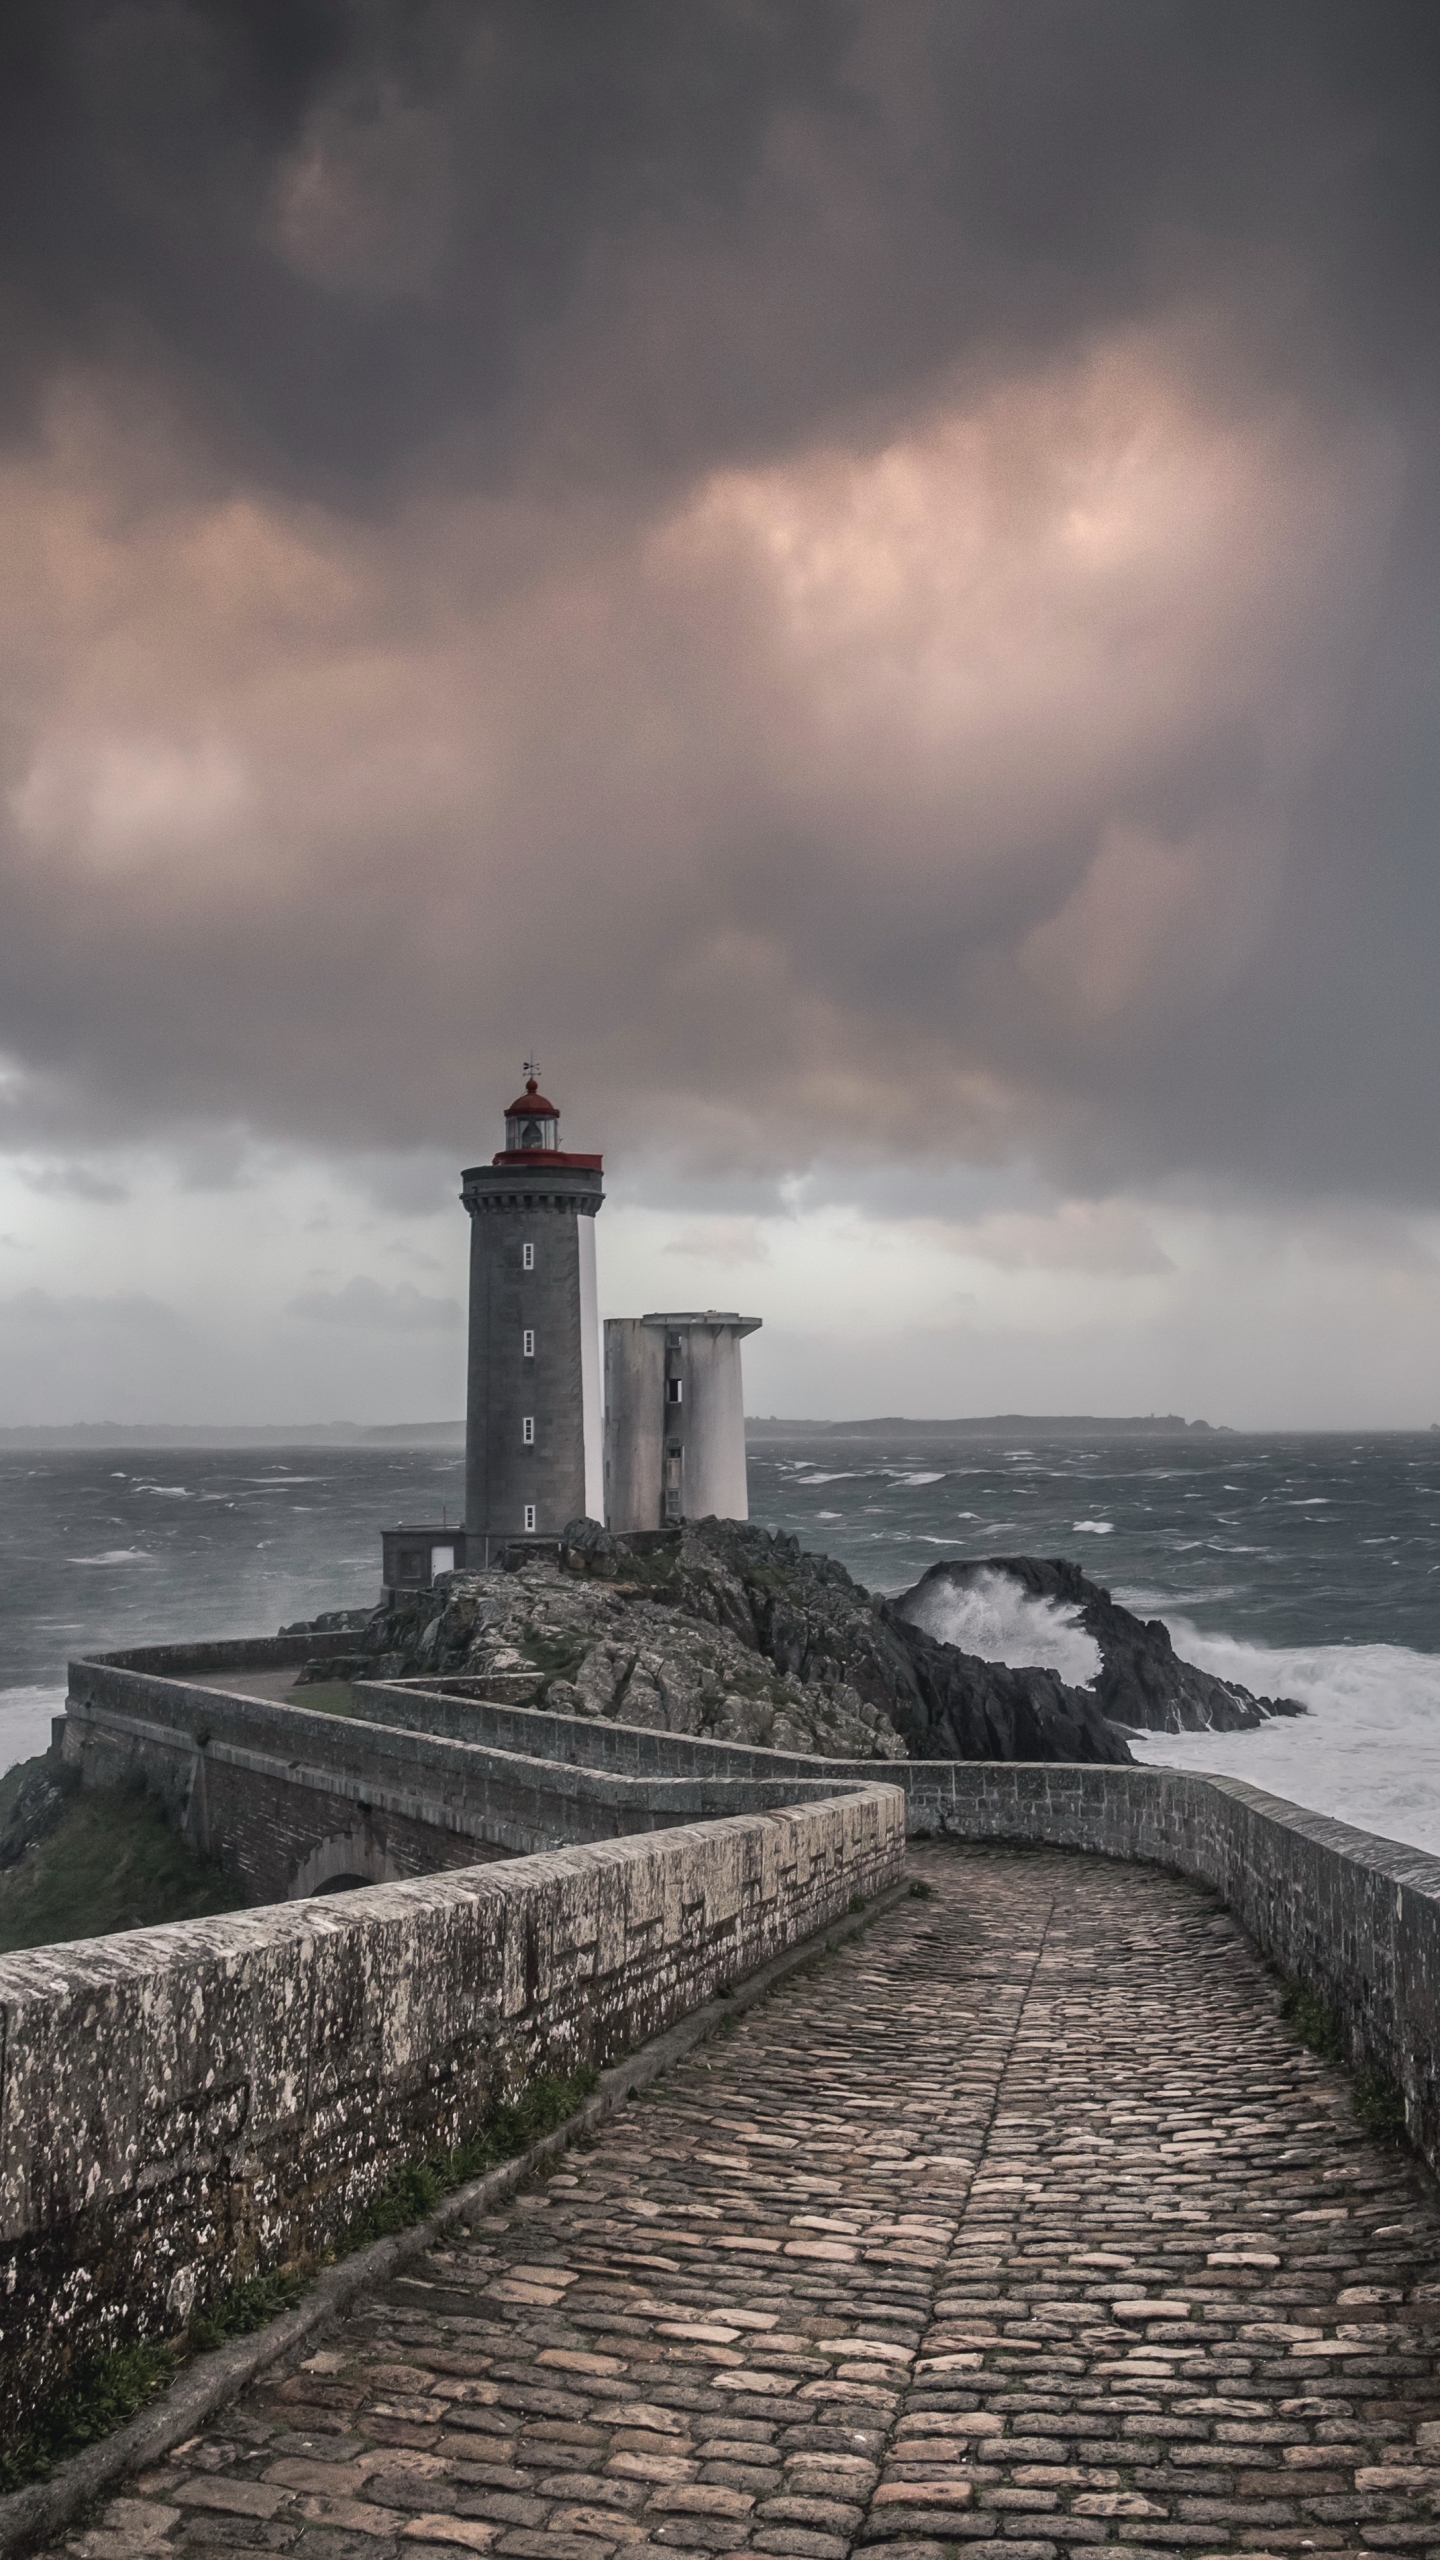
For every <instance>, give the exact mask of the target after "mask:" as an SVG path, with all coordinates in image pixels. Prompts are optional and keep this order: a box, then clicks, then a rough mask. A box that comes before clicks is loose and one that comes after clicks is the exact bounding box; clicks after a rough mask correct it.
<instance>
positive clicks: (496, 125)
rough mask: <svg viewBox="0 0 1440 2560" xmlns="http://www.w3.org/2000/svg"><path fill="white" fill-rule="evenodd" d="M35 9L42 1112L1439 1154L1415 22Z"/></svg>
mask: <svg viewBox="0 0 1440 2560" xmlns="http://www.w3.org/2000/svg"><path fill="white" fill-rule="evenodd" d="M3 41H4V44H5V46H6V48H7V49H8V54H7V58H6V59H4V60H3V61H0V98H3V100H4V102H5V103H4V115H5V118H6V119H7V121H8V127H9V129H8V131H4V132H0V173H3V200H0V238H3V241H4V249H3V253H0V254H3V274H0V293H3V303H0V309H3V313H4V325H5V328H6V331H7V335H8V341H9V350H10V355H9V362H8V364H7V367H6V381H7V385H8V388H7V390H6V394H5V407H4V413H3V430H4V444H3V451H0V544H3V550H4V558H5V563H6V571H5V576H4V580H3V584H0V666H3V672H4V699H5V712H4V719H3V723H0V790H3V802H0V806H3V829H0V917H3V933H0V1047H3V1049H4V1051H5V1053H6V1056H7V1057H8V1060H9V1072H8V1075H7V1078H6V1080H5V1081H4V1082H3V1083H0V1112H3V1113H4V1115H5V1120H4V1123H3V1124H0V1125H4V1126H6V1127H8V1130H9V1133H10V1136H11V1138H12V1139H13V1141H14V1143H16V1144H20V1143H25V1142H32V1143H35V1142H39V1143H43V1144H45V1145H47V1146H53V1147H55V1148H62V1149H69V1148H91V1147H95V1146H103V1145H104V1144H105V1142H106V1141H107V1140H121V1139H127V1140H128V1139H131V1138H135V1137H141V1136H146V1135H153V1134H156V1133H159V1134H161V1135H162V1136H163V1135H164V1133H165V1132H166V1131H167V1130H175V1131H177V1132H180V1131H183V1132H184V1133H185V1143H186V1145H187V1147H193V1144H194V1132H195V1130H196V1128H197V1127H202V1128H203V1127H204V1126H205V1125H206V1124H207V1123H210V1122H213V1123H214V1124H215V1126H216V1127H217V1128H223V1129H225V1130H233V1128H234V1127H235V1125H236V1124H237V1123H239V1124H242V1125H244V1126H246V1127H248V1128H251V1129H253V1130H254V1131H255V1132H257V1133H258V1134H259V1135H260V1136H262V1137H265V1138H278V1139H280V1140H295V1141H299V1142H304V1143H306V1144H317V1143H318V1144H320V1145H322V1146H328V1147H332V1148H337V1149H343V1150H347V1151H351V1152H355V1153H363V1152H364V1151H366V1150H371V1151H376V1152H377V1153H378V1154H379V1155H382V1156H383V1155H384V1153H385V1152H386V1151H388V1150H396V1149H415V1148H421V1147H426V1148H431V1149H440V1150H448V1151H449V1152H451V1153H452V1154H453V1153H455V1152H457V1151H458V1152H461V1153H465V1152H467V1151H473V1150H474V1149H476V1148H477V1147H480V1146H485V1145H488V1143H489V1135H490V1124H491V1121H492V1119H493V1109H494V1106H495V1104H496V1103H497V1102H498V1101H499V1100H502V1099H503V1098H504V1097H503V1095H502V1093H501V1091H500V1088H502V1087H504V1086H506V1084H507V1080H508V1079H510V1078H512V1077H513V1074H514V1069H515V1065H516V1063H517V1061H518V1058H519V1056H520V1055H521V1053H522V1051H523V1050H524V1049H525V1047H526V1046H527V1045H528V1044H529V1043H531V1042H538V1043H539V1044H540V1047H541V1053H542V1056H543V1058H544V1060H545V1062H546V1071H547V1077H548V1076H549V1075H550V1074H551V1073H552V1072H553V1073H554V1075H555V1078H556V1081H557V1083H558V1084H560V1086H561V1087H562V1094H561V1098H562V1099H563V1100H565V1101H567V1102H568V1103H569V1104H570V1105H571V1106H572V1120H571V1124H570V1126H571V1135H572V1136H573V1137H574V1139H575V1140H577V1141H582V1140H583V1139H584V1138H585V1137H587V1136H591V1137H599V1136H600V1135H601V1134H602V1133H603V1135H604V1136H605V1138H606V1140H607V1142H608V1143H610V1144H611V1145H612V1147H613V1146H617V1145H622V1146H627V1147H629V1148H631V1149H632V1150H634V1151H635V1152H637V1153H649V1154H652V1155H656V1156H668V1157H669V1158H670V1159H671V1160H672V1161H673V1162H674V1163H675V1164H676V1165H677V1166H678V1167H680V1168H682V1169H684V1170H686V1171H687V1172H689V1173H691V1174H694V1173H696V1172H699V1173H702V1174H703V1173H705V1172H707V1171H714V1172H716V1173H719V1172H724V1173H725V1174H727V1175H730V1176H736V1175H740V1176H748V1175H759V1176H764V1177H773V1176H775V1175H776V1174H779V1173H782V1172H784V1171H787V1170H791V1169H794V1168H796V1167H800V1166H804V1165H805V1164H807V1163H809V1162H811V1161H812V1160H814V1159H815V1158H817V1157H823V1158H827V1159H829V1160H832V1161H833V1160H834V1159H835V1158H836V1157H837V1156H840V1157H846V1156H849V1157H851V1158H853V1159H856V1160H862V1159H869V1160H872V1161H874V1160H877V1159H879V1158H882V1157H884V1156H885V1155H886V1154H890V1153H893V1154H894V1155H896V1156H898V1157H900V1158H902V1159H905V1160H909V1161H912V1162H915V1163H917V1164H921V1165H923V1164H926V1163H930V1162H936V1161H938V1160H941V1159H944V1158H947V1157H948V1158H952V1159H967V1158H968V1159H972V1160H990V1161H1003V1160H1005V1159H1007V1158H1011V1157H1020V1158H1025V1159H1027V1160H1029V1161H1032V1162H1034V1163H1036V1164H1038V1165H1039V1166H1041V1167H1042V1168H1044V1169H1045V1170H1046V1171H1047V1172H1049V1173H1051V1174H1053V1175H1054V1176H1055V1177H1056V1178H1058V1179H1061V1180H1063V1181H1065V1182H1067V1183H1069V1184H1070V1185H1072V1186H1074V1187H1076V1188H1079V1189H1086V1188H1089V1189H1092V1190H1095V1191H1096V1192H1107V1191H1109V1190H1112V1189H1113V1188H1115V1187H1116V1186H1117V1185H1120V1184H1131V1185H1144V1184H1146V1183H1155V1182H1161V1181H1166V1180H1169V1181H1172V1182H1173V1181H1177V1180H1179V1181H1184V1182H1188V1183H1191V1184H1195V1183H1199V1184H1204V1183H1207V1182H1218V1183H1220V1184H1223V1185H1227V1186H1238V1187H1239V1188H1240V1189H1241V1190H1242V1191H1243V1190H1246V1189H1251V1190H1253V1189H1256V1188H1259V1189H1265V1190H1269V1191H1272V1192H1275V1191H1279V1192H1295V1193H1305V1192H1313V1191H1329V1190H1344V1191H1349V1192H1352V1193H1364V1192H1370V1193H1373V1194H1377V1195H1381V1196H1384V1197H1386V1198H1389V1199H1393V1200H1395V1201H1398V1202H1403V1203H1411V1202H1413V1203H1421V1204H1429V1203H1433V1202H1435V1201H1436V1200H1437V1198H1440V1150H1437V1137H1436V1131H1437V1127H1440V1113H1437V1107H1436V1106H1437V1098H1440V1097H1437V1093H1436V1081H1437V1077H1436V1052H1435V1041H1434V1033H1433V1015H1434V1000H1433V992H1432V990H1433V983H1434V976H1435V964H1436V956H1437V955H1436V943H1437V924H1440V918H1437V897H1440V878H1437V868H1440V867H1437V863H1436V859H1435V832H1436V809H1437V801H1440V791H1437V785H1440V772H1437V740H1440V723H1437V720H1436V710H1437V704H1436V701H1435V693H1436V667H1437V663H1440V658H1437V638H1440V631H1437V606H1436V594H1437V571H1440V545H1437V529H1440V528H1437V507H1436V498H1437V482H1436V453H1437V435H1436V428H1437V423H1440V422H1437V414H1436V410H1437V400H1436V392H1437V385H1436V356H1435V344H1436V341H1435V332H1434V310H1435V301H1436V285H1437V280H1440V279H1437V264H1440V254H1437V253H1440V227H1437V189H1440V131H1437V125H1440V109H1437V100H1440V86H1437V77H1436V74H1437V69H1440V65H1437V59H1436V56H1437V50H1440V37H1437V28H1436V21H1435V16H1434V12H1433V10H1429V9H1426V8H1423V7H1418V6H1417V7H1411V6H1405V5H1390V4H1389V0H1380V5H1367V6H1365V7H1363V8H1362V7H1360V6H1357V5H1351V6H1336V5H1325V0H1303V5H1302V0H1271V5H1269V6H1267V7H1266V8H1264V9H1261V10H1257V9H1255V8H1254V7H1253V5H1251V0H1243V5H1242V0H1212V5H1209V6H1206V7H1203V8H1202V7H1198V6H1195V5H1193V0H1187V5H1173V4H1167V0H1149V4H1148V5H1147V6H1146V7H1144V8H1143V9H1137V8H1136V7H1135V6H1133V5H1132V0H1124V5H1119V0H1113V4H1112V0H1087V5H1085V6H1083V7H1074V6H1071V5H1061V0H983V4H982V0H970V4H968V5H967V0H873V4H872V5H869V6H864V5H859V6H840V5H833V4H832V0H814V5H811V6H808V7H806V8H804V9H799V10H797V9H795V8H793V7H791V6H788V5H779V0H776V5H766V4H765V0H689V5H687V6H686V7H685V8H683V9H678V10H677V9H675V8H673V7H670V6H663V5H660V0H653V5H639V0H616V5H614V6H611V7H607V8H596V7H595V6H593V5H592V0H570V5H560V4H559V0H554V4H553V5H547V0H511V5H500V4H499V0H492V5H485V0H480V4H479V5H466V6H464V7H452V6H443V7H442V6H428V5H424V0H406V5H405V6H403V7H402V6H400V5H398V0H397V4H396V5H384V0H373V5H369V6H363V7H362V6H359V5H354V6H344V5H338V4H337V0H328V4H327V5H324V6H320V5H313V0H286V4H285V5H283V6H282V5H256V0H246V5H244V6H239V5H231V6H221V5H209V6H204V7H201V6H194V5H192V6H186V5H184V0H163V5H162V0H130V5H127V6H120V5H113V4H112V5H101V4H100V0H96V4H95V5H90V6H84V5H72V6H68V7H67V6H62V7H58V8H55V7H51V6H42V5H34V6H32V7H30V8H29V9H27V8H25V7H24V6H17V7H15V8H12V10H11V11H9V12H8V13H7V19H6V33H5V37H4V40H3ZM96 1196H98V1195H96ZM1006 1249H1007V1251H1012V1252H1013V1253H1014V1255H1015V1256H1016V1257H1018V1258H1019V1259H1020V1260H1022V1261H1023V1259H1024V1257H1025V1255H1026V1254H1027V1253H1028V1252H1029V1251H1030V1250H1031V1246H1030V1244H1029V1243H1028V1242H1027V1240H1026V1237H1025V1235H1024V1234H1022V1233H1021V1232H1020V1231H1019V1230H1018V1229H1017V1230H1016V1233H1015V1234H1014V1235H1013V1236H1011V1237H1009V1241H1008V1243H1007V1246H1006ZM308 1312H309V1313H311V1314H312V1315H314V1316H319V1315H320V1313H321V1310H320V1308H319V1306H318V1304H317V1305H315V1306H312V1307H310V1308H309V1310H308ZM394 1320H395V1321H399V1322H411V1323H413V1322H417V1321H419V1318H418V1317H417V1316H416V1315H415V1314H414V1311H413V1310H412V1311H410V1313H409V1314H408V1315H405V1316H397V1317H396V1318H395V1319H394Z"/></svg>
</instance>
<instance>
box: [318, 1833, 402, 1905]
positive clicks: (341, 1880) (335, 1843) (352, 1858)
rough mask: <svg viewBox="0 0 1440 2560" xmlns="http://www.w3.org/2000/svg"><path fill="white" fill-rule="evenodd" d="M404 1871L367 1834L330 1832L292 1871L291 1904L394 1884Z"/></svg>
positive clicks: (377, 1842)
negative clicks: (374, 1886) (328, 1836)
mask: <svg viewBox="0 0 1440 2560" xmlns="http://www.w3.org/2000/svg"><path fill="white" fill-rule="evenodd" d="M402 1872H403V1870H402V1869H401V1868H400V1866H399V1865H398V1864H397V1862H396V1860H395V1859H394V1858H392V1857H391V1856H389V1854H388V1852H387V1851H386V1850H385V1849H383V1848H382V1847H381V1845H380V1842H379V1841H378V1840H376V1839H375V1838H374V1837H373V1836H372V1835H371V1833H370V1832H368V1831H337V1832H332V1834H331V1836H330V1838H329V1839H328V1840H322V1841H321V1842H320V1843H319V1845H318V1846H317V1847H316V1848H314V1849H312V1850H311V1852H310V1855H309V1857H308V1858H306V1859H305V1860H304V1862H303V1863H302V1864H301V1865H300V1866H298V1867H297V1868H296V1870H295V1874H294V1877H293V1879H292V1882H291V1885H290V1900H291V1901H292V1902H303V1901H308V1900H309V1899H310V1897H311V1896H312V1895H313V1894H318V1893H357V1892H358V1891H359V1890H360V1889H361V1887H362V1886H364V1885H368V1884H393V1883H394V1882H395V1881H396V1879H397V1877H398V1876H399V1875H400V1874H401V1873H402Z"/></svg>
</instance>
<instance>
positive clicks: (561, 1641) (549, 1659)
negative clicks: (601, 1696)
mask: <svg viewBox="0 0 1440 2560" xmlns="http://www.w3.org/2000/svg"><path fill="white" fill-rule="evenodd" d="M520 1650H521V1651H522V1652H523V1653H524V1655H525V1657H526V1660H527V1661H528V1662H529V1663H530V1665H531V1668H532V1669H533V1670H536V1671H539V1672H543V1674H544V1675H545V1678H546V1679H547V1680H569V1679H570V1678H571V1677H572V1676H573V1674H574V1673H575V1672H577V1671H578V1670H579V1668H580V1665H581V1663H582V1662H583V1661H584V1659H585V1647H584V1645H583V1644H577V1643H576V1641H575V1639H574V1637H573V1636H562V1635H556V1634H554V1633H553V1632H552V1630H551V1629H550V1628H548V1627H537V1626H536V1625H535V1624H534V1623H533V1621H532V1623H531V1624H530V1625H529V1626H527V1627H526V1628H525V1629H524V1631H523V1633H522V1635H521V1637H520Z"/></svg>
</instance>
